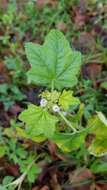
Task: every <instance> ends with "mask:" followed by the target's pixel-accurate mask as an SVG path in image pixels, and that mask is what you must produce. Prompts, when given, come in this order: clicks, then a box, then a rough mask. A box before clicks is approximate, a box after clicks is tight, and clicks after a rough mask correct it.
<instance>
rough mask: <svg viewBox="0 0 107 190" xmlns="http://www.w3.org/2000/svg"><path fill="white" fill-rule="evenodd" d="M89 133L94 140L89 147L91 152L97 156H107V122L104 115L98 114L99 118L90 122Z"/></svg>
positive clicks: (96, 117)
mask: <svg viewBox="0 0 107 190" xmlns="http://www.w3.org/2000/svg"><path fill="white" fill-rule="evenodd" d="M88 125H89V133H91V134H93V135H94V139H93V141H92V142H91V144H90V146H89V152H90V153H91V154H93V155H95V156H102V155H105V154H107V120H106V118H105V117H104V115H103V114H102V113H100V112H98V114H97V116H95V117H94V118H92V119H90V121H89V124H88Z"/></svg>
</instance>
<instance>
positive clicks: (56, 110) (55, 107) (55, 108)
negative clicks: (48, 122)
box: [52, 104, 60, 112]
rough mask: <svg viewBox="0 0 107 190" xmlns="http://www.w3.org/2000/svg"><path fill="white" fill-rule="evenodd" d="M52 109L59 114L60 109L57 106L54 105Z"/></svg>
mask: <svg viewBox="0 0 107 190" xmlns="http://www.w3.org/2000/svg"><path fill="white" fill-rule="evenodd" d="M52 109H53V111H54V112H60V107H59V106H58V105H57V104H55V105H54V106H53V108H52Z"/></svg>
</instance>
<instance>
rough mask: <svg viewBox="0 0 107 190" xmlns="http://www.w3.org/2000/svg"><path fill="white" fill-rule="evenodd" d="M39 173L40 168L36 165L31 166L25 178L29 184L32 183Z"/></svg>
mask: <svg viewBox="0 0 107 190" xmlns="http://www.w3.org/2000/svg"><path fill="white" fill-rule="evenodd" d="M40 173H41V168H40V167H39V166H38V165H36V164H35V165H33V167H32V168H31V169H30V170H29V172H28V175H27V178H28V181H29V182H30V183H34V181H35V179H36V178H37V177H38V175H39V174H40Z"/></svg>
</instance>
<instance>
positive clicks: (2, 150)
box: [0, 145, 6, 157]
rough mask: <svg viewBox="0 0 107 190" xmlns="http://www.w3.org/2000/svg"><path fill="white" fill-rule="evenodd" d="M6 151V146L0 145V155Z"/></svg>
mask: <svg viewBox="0 0 107 190" xmlns="http://www.w3.org/2000/svg"><path fill="white" fill-rule="evenodd" d="M5 153H6V146H5V145H0V157H3V156H4V155H5Z"/></svg>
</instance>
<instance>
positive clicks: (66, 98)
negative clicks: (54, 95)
mask: <svg viewBox="0 0 107 190" xmlns="http://www.w3.org/2000/svg"><path fill="white" fill-rule="evenodd" d="M72 94H73V92H72V91H70V90H69V91H66V90H64V91H63V92H62V94H61V96H60V97H59V104H60V106H61V107H62V108H63V109H65V110H67V109H69V107H70V106H74V105H78V104H80V101H79V99H78V98H75V97H74V96H73V95H72Z"/></svg>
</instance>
